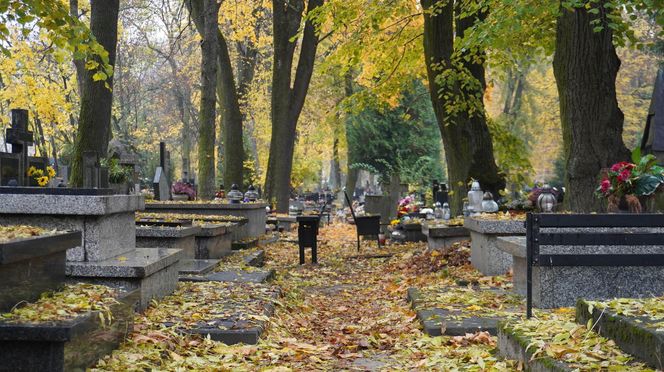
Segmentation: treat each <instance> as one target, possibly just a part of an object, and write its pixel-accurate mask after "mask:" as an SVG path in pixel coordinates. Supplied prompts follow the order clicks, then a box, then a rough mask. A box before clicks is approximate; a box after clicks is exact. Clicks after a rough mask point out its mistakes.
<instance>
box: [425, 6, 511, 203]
mask: <svg viewBox="0 0 664 372" xmlns="http://www.w3.org/2000/svg"><path fill="white" fill-rule="evenodd" d="M422 7H423V8H424V55H425V60H426V62H427V75H428V79H429V91H430V93H431V100H432V103H433V107H434V111H435V114H436V119H437V121H438V126H439V128H440V132H441V135H442V138H443V144H444V148H445V157H446V159H447V174H448V179H449V185H450V190H451V191H452V193H451V195H450V202H451V208H452V211H453V212H454V213H455V214H458V213H459V212H460V211H461V207H462V204H463V198H464V197H465V196H466V194H467V191H468V189H467V184H468V182H469V181H470V179H471V178H473V179H476V180H478V181H479V182H480V184H481V186H482V188H483V189H484V190H486V191H490V192H492V193H493V194H494V196H498V192H499V191H500V190H502V189H504V187H505V180H504V179H503V178H502V176H501V175H500V174H499V172H498V167H497V166H496V161H495V159H494V156H493V143H492V140H491V135H490V133H489V129H488V127H487V124H486V116H485V113H484V104H483V102H482V97H483V94H484V88H485V86H486V83H485V78H484V66H483V64H481V63H474V62H473V61H475V59H474V58H469V60H466V59H465V58H463V57H464V52H460V56H461V60H462V61H463V62H462V63H463V68H464V69H465V70H467V71H468V72H469V73H470V74H471V75H472V77H473V78H475V79H476V80H477V81H478V82H479V83H480V85H479V88H480V89H477V88H474V87H473V86H472V85H471V86H467V87H464V88H461V87H458V86H455V87H451V88H450V87H447V86H441V85H439V84H438V83H437V82H436V78H437V76H438V75H439V74H441V73H442V72H444V71H445V70H449V69H453V68H454V67H453V65H452V63H451V59H452V54H453V53H454V36H455V35H454V31H455V30H454V19H455V14H454V10H455V9H454V4H453V2H451V1H447V0H423V1H422ZM432 9H434V11H432ZM460 13H461V9H457V21H456V34H457V36H459V37H463V33H464V31H465V30H466V29H468V28H469V27H471V26H472V25H473V24H474V23H475V22H477V21H478V20H480V19H481V15H479V14H474V15H472V14H471V15H468V16H466V17H465V18H459V16H458V15H459V14H460ZM458 72H459V71H453V73H458ZM445 95H450V96H454V97H456V96H459V95H463V96H474V97H475V98H476V99H478V100H479V102H481V107H480V108H479V110H478V111H479V112H476V113H474V114H472V115H470V114H468V112H467V111H463V112H460V113H457V114H450V113H449V112H448V111H447V110H446V107H445V106H446V104H448V102H446V100H444V99H443V97H444V96H445Z"/></svg>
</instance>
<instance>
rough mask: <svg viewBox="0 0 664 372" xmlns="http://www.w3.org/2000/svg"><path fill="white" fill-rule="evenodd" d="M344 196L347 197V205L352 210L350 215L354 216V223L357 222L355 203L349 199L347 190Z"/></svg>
mask: <svg viewBox="0 0 664 372" xmlns="http://www.w3.org/2000/svg"><path fill="white" fill-rule="evenodd" d="M344 196H345V197H346V203H348V207H349V208H350V214H351V215H352V216H353V221H355V220H356V219H355V211H354V210H353V202H352V201H351V200H350V198H349V197H348V193H347V192H346V190H344Z"/></svg>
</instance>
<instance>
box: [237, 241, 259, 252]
mask: <svg viewBox="0 0 664 372" xmlns="http://www.w3.org/2000/svg"><path fill="white" fill-rule="evenodd" d="M257 246H258V239H245V240H240V241H237V240H235V241H233V243H232V244H231V249H232V250H234V251H241V250H243V249H250V248H254V247H257Z"/></svg>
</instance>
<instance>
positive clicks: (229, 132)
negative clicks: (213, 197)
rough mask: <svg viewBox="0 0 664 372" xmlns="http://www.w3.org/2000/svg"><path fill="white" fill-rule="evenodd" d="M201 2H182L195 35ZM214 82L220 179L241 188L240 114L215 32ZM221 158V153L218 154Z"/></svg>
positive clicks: (223, 46)
mask: <svg viewBox="0 0 664 372" xmlns="http://www.w3.org/2000/svg"><path fill="white" fill-rule="evenodd" d="M204 1H205V0H185V3H186V5H187V8H188V9H189V12H190V14H191V18H192V19H193V21H194V24H195V25H196V29H197V30H198V33H199V34H201V35H202V34H203V17H202V4H203V2H204ZM215 32H216V35H215V38H216V44H217V45H216V49H217V69H218V74H217V81H216V83H217V84H216V91H217V96H218V97H219V108H220V111H221V112H220V116H221V138H222V141H221V143H220V147H221V148H222V149H223V167H222V168H223V176H224V177H223V179H224V184H225V186H226V187H227V188H230V186H231V185H232V184H234V183H235V184H238V185H242V170H243V168H242V166H243V162H244V144H243V137H242V112H241V111H240V102H239V98H238V93H237V89H236V87H235V80H234V76H233V67H232V65H231V58H230V55H229V53H228V45H227V43H226V39H225V38H224V35H222V33H221V31H219V28H218V23H217V29H216V31H215ZM219 156H222V152H220V153H219Z"/></svg>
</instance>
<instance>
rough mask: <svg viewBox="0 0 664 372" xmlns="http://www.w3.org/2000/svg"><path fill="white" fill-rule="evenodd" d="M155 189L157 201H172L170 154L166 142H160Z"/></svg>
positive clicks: (154, 182)
mask: <svg viewBox="0 0 664 372" xmlns="http://www.w3.org/2000/svg"><path fill="white" fill-rule="evenodd" d="M153 187H154V198H155V200H170V199H171V178H170V154H169V152H168V151H166V143H164V142H159V167H157V169H156V170H155V174H154V180H153Z"/></svg>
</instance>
